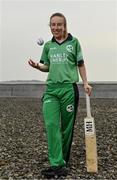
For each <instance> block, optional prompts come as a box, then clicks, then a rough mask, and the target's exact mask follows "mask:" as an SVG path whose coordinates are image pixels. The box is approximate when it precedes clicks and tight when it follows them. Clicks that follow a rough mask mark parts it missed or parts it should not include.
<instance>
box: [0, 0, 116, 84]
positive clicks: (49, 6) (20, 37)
mask: <svg viewBox="0 0 117 180" xmlns="http://www.w3.org/2000/svg"><path fill="white" fill-rule="evenodd" d="M0 3H1V4H0V5H1V7H0V8H1V11H0V12H1V15H2V16H1V19H0V23H1V25H2V26H1V33H0V36H1V38H2V41H1V46H0V51H1V54H0V55H1V57H0V60H1V61H0V81H7V80H32V79H33V80H43V81H45V80H46V77H47V73H42V72H39V71H38V70H35V69H33V68H31V67H30V66H29V65H28V63H27V61H28V59H29V58H32V59H34V60H35V61H39V60H40V56H41V52H42V48H43V46H42V47H39V46H38V45H37V43H36V41H37V39H38V38H39V37H43V39H44V41H47V40H49V39H50V38H51V32H50V29H49V26H48V23H49V17H50V16H51V14H53V13H54V12H62V13H63V14H64V15H65V16H66V18H67V24H68V25H67V26H68V32H70V33H71V34H72V35H74V36H76V37H77V38H78V39H79V41H80V43H81V46H82V50H83V55H84V60H85V63H86V67H87V76H88V80H89V81H117V23H116V21H117V1H116V0H97V1H96V0H85V1H84V0H82V1H78V0H77V1H66V0H59V1H57V0H42V1H40V0H37V1H35V0H19V1H18V0H14V1H12V0H3V1H1V2H0Z"/></svg>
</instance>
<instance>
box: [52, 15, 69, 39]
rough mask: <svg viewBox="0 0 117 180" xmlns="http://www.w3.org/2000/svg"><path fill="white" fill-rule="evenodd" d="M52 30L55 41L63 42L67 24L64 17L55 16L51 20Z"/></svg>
mask: <svg viewBox="0 0 117 180" xmlns="http://www.w3.org/2000/svg"><path fill="white" fill-rule="evenodd" d="M50 29H51V32H52V34H53V36H54V38H55V39H58V40H62V39H64V38H65V37H66V31H67V30H66V22H65V20H64V18H63V17H59V16H53V17H52V18H51V19H50Z"/></svg>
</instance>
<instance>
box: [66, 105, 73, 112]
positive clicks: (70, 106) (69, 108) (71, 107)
mask: <svg viewBox="0 0 117 180" xmlns="http://www.w3.org/2000/svg"><path fill="white" fill-rule="evenodd" d="M66 110H67V112H73V110H74V106H73V105H72V104H69V105H68V106H67V107H66Z"/></svg>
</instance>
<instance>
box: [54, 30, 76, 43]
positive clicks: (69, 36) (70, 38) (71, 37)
mask: <svg viewBox="0 0 117 180" xmlns="http://www.w3.org/2000/svg"><path fill="white" fill-rule="evenodd" d="M72 39H73V36H72V35H71V34H70V33H68V37H67V39H65V41H71V40H72ZM65 41H63V42H62V43H64V42H65ZM52 42H57V41H56V39H55V38H54V36H53V37H52ZM57 43H58V42H57ZM60 44H61V43H60Z"/></svg>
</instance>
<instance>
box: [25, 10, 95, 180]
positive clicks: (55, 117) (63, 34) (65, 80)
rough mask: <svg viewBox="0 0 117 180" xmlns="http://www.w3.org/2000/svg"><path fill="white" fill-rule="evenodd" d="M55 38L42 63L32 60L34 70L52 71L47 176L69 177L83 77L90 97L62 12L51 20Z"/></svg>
mask: <svg viewBox="0 0 117 180" xmlns="http://www.w3.org/2000/svg"><path fill="white" fill-rule="evenodd" d="M50 29H51V33H52V35H53V37H52V39H51V40H50V41H48V42H46V43H45V45H44V48H43V52H42V55H41V60H40V63H37V62H35V61H33V60H31V59H29V61H28V63H29V65H30V66H32V67H33V68H36V69H38V70H40V71H42V72H49V73H48V77H47V81H46V82H47V87H46V91H45V92H44V96H43V117H44V122H45V127H46V131H47V142H48V156H49V161H50V167H49V168H48V169H45V170H43V171H42V174H43V175H44V176H45V177H49V178H51V177H54V176H66V175H67V172H68V171H67V168H66V165H67V163H68V161H69V157H70V149H71V144H72V139H73V129H74V123H75V118H76V113H77V106H78V101H79V91H78V86H77V84H76V83H77V82H78V81H79V74H80V76H81V78H82V81H83V85H84V90H85V92H86V93H87V94H88V95H90V94H91V90H92V87H91V86H90V85H89V84H88V81H87V76H86V68H85V64H84V59H83V55H82V50H81V46H80V43H79V41H78V39H77V38H76V37H73V36H72V35H71V34H70V33H68V32H67V22H66V18H65V16H64V15H63V14H61V13H54V14H53V15H52V16H51V17H50Z"/></svg>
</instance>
